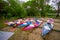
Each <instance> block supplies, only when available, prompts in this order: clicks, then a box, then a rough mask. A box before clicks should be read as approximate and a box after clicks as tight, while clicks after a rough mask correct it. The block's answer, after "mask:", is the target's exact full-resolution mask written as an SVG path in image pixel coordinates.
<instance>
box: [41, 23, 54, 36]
mask: <svg viewBox="0 0 60 40" xmlns="http://www.w3.org/2000/svg"><path fill="white" fill-rule="evenodd" d="M52 29H53V24H50V23H45V24H44V26H43V27H42V36H46V35H47V34H48V33H49V32H50V31H51V30H52Z"/></svg>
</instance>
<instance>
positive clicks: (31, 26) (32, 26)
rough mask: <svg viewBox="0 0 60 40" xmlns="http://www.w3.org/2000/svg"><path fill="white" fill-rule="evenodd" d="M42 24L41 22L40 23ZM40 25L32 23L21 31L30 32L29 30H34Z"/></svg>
mask: <svg viewBox="0 0 60 40" xmlns="http://www.w3.org/2000/svg"><path fill="white" fill-rule="evenodd" d="M41 23H42V22H41ZM41 23H39V24H37V23H34V24H33V23H32V24H30V25H29V26H27V27H24V28H23V29H22V30H24V31H26V30H30V29H33V28H36V27H39V26H40V25H41Z"/></svg>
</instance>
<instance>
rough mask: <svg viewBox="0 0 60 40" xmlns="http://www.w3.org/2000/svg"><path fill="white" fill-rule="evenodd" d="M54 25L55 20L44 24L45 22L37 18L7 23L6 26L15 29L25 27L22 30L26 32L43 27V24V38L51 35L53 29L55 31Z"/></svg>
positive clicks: (49, 20)
mask: <svg viewBox="0 0 60 40" xmlns="http://www.w3.org/2000/svg"><path fill="white" fill-rule="evenodd" d="M53 23H54V20H53V19H52V18H51V19H48V20H47V22H45V23H44V22H43V20H42V19H41V20H38V19H36V18H25V19H18V20H15V21H11V22H6V23H5V24H7V25H9V26H13V27H18V28H20V27H23V28H22V30H24V31H26V30H30V29H33V28H36V27H39V26H41V24H43V26H42V32H41V33H42V36H45V35H46V34H47V33H49V32H50V31H51V30H52V29H53V26H54V25H53Z"/></svg>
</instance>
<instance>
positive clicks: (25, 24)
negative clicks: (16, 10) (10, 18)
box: [18, 22, 32, 27]
mask: <svg viewBox="0 0 60 40" xmlns="http://www.w3.org/2000/svg"><path fill="white" fill-rule="evenodd" d="M31 23H32V22H25V23H23V24H20V25H19V26H18V27H26V26H28V25H30V24H31Z"/></svg>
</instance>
